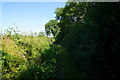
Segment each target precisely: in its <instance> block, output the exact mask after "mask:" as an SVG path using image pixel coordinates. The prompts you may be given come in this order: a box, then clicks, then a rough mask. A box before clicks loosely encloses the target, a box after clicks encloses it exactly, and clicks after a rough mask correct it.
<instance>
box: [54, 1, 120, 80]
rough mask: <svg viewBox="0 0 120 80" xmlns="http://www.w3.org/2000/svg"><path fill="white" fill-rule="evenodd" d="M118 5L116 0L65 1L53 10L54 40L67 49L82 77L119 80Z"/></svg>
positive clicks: (86, 78) (119, 31)
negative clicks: (113, 0)
mask: <svg viewBox="0 0 120 80" xmlns="http://www.w3.org/2000/svg"><path fill="white" fill-rule="evenodd" d="M118 7H120V5H119V3H84V2H83V3H74V2H68V3H66V5H65V7H64V8H61V9H60V8H59V9H57V12H56V18H57V20H58V21H59V23H58V26H59V28H60V32H59V34H58V35H57V37H56V42H57V43H59V44H61V45H62V46H64V47H65V48H66V49H67V50H68V52H69V55H71V59H72V60H73V61H74V62H75V63H76V65H77V66H78V67H79V69H80V70H79V71H80V72H81V79H82V80H89V79H95V80H102V79H112V80H115V79H120V77H119V75H118V74H120V71H117V70H118V68H117V67H118V65H117V63H120V62H119V60H120V59H119V57H120V55H119V51H118V49H119V47H118V46H119V45H120V44H119V43H118V41H119V39H120V37H119V36H117V35H118V34H119V33H120V28H119V26H120V22H119V19H118V16H119V14H120V13H119V10H120V9H119V8H118ZM115 43H116V45H115ZM115 46H116V47H115ZM113 75H114V76H113Z"/></svg>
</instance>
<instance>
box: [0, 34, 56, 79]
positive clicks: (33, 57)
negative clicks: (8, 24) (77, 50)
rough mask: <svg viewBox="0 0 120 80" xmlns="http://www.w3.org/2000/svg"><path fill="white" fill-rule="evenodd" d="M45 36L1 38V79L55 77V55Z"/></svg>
mask: <svg viewBox="0 0 120 80" xmlns="http://www.w3.org/2000/svg"><path fill="white" fill-rule="evenodd" d="M51 44H52V42H51V41H50V40H49V38H47V37H45V36H22V35H18V36H15V35H10V36H5V35H3V36H2V49H1V50H0V51H1V53H2V79H3V80H5V79H13V80H14V79H15V80H43V79H48V78H55V77H56V74H55V73H56V65H55V63H56V57H55V56H56V55H55V54H56V53H55V48H54V46H50V45H51Z"/></svg>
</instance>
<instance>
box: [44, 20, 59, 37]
mask: <svg viewBox="0 0 120 80" xmlns="http://www.w3.org/2000/svg"><path fill="white" fill-rule="evenodd" d="M57 24H58V21H57V20H50V21H49V22H48V23H46V24H45V31H46V34H47V36H48V35H50V34H53V36H54V37H55V36H56V34H57V32H58V30H59V28H58V26H57Z"/></svg>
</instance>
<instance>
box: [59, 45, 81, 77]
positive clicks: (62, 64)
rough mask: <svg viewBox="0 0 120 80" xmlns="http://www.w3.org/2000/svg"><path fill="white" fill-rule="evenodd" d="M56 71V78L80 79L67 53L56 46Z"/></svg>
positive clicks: (76, 68)
mask: <svg viewBox="0 0 120 80" xmlns="http://www.w3.org/2000/svg"><path fill="white" fill-rule="evenodd" d="M57 69H58V73H57V77H58V78H80V75H81V74H80V73H79V70H78V67H77V66H76V65H75V63H74V62H73V61H72V60H71V58H70V56H69V54H68V53H67V51H66V50H65V49H64V48H63V47H61V46H57Z"/></svg>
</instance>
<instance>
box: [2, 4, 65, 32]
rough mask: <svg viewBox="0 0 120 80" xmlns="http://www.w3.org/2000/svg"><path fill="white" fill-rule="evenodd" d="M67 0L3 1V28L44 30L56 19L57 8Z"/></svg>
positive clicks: (27, 30)
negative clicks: (48, 23)
mask: <svg viewBox="0 0 120 80" xmlns="http://www.w3.org/2000/svg"><path fill="white" fill-rule="evenodd" d="M64 5H65V2H2V29H3V30H5V29H8V27H13V28H15V27H16V26H17V28H18V29H19V30H20V31H21V32H30V31H32V32H40V31H43V32H44V30H45V29H44V25H45V24H46V23H47V22H48V21H49V20H52V19H55V9H56V8H60V7H64Z"/></svg>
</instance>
